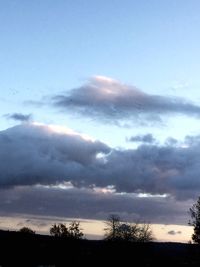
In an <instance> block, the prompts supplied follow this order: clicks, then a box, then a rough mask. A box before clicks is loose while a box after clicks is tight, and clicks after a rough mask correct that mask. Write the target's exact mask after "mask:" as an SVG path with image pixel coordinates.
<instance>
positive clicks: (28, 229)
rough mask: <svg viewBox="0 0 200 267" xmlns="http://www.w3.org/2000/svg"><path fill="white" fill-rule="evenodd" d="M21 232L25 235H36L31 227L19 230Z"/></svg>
mask: <svg viewBox="0 0 200 267" xmlns="http://www.w3.org/2000/svg"><path fill="white" fill-rule="evenodd" d="M19 232H20V233H23V234H32V235H33V234H35V231H33V230H32V229H31V228H29V227H22V228H21V229H19Z"/></svg>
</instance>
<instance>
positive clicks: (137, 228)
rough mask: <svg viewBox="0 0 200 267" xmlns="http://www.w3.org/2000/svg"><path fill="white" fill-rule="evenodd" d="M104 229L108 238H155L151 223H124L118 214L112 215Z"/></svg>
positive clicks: (141, 240) (143, 239) (151, 239)
mask: <svg viewBox="0 0 200 267" xmlns="http://www.w3.org/2000/svg"><path fill="white" fill-rule="evenodd" d="M106 225H107V228H105V229H104V230H105V231H106V233H105V239H106V240H111V241H115V240H119V241H131V242H150V241H153V240H154V237H153V232H152V230H151V228H150V225H149V224H145V223H143V224H139V223H124V222H122V221H121V219H120V217H119V216H118V215H113V214H112V215H110V216H109V217H108V220H107V222H106Z"/></svg>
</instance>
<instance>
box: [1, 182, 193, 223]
mask: <svg viewBox="0 0 200 267" xmlns="http://www.w3.org/2000/svg"><path fill="white" fill-rule="evenodd" d="M190 206H191V202H189V201H177V200H175V199H174V198H173V197H167V198H160V197H154V198H152V197H145V198H141V197H138V196H137V194H116V193H109V192H107V193H105V192H103V191H98V192H96V191H95V190H93V189H90V188H89V189H88V188H87V189H86V188H81V189H80V188H74V187H73V188H70V189H61V188H59V187H57V188H55V187H53V188H51V187H49V188H47V187H44V186H18V187H14V188H7V189H3V190H1V194H0V215H4V216H5V215H9V214H10V215H12V214H14V215H15V216H16V214H18V215H20V214H23V215H24V214H27V215H28V214H29V215H35V216H46V217H48V216H50V217H52V216H55V217H56V216H58V217H63V218H66V217H68V218H83V219H88V218H90V219H98V220H105V219H106V218H107V217H108V216H109V215H110V214H112V213H115V214H120V216H121V218H123V219H124V220H127V221H141V222H142V221H146V222H151V223H165V224H172V223H173V224H186V223H187V221H188V214H187V210H188V209H189V207H190Z"/></svg>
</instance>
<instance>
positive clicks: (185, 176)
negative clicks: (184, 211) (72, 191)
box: [0, 123, 200, 200]
mask: <svg viewBox="0 0 200 267" xmlns="http://www.w3.org/2000/svg"><path fill="white" fill-rule="evenodd" d="M188 140H189V141H188ZM185 142H188V143H184V144H183V145H179V146H177V145H174V144H173V145H170V144H168V145H163V146H160V145H155V144H154V145H149V144H148V145H145V144H142V145H140V146H138V147H137V148H135V149H123V150H122V149H114V148H111V147H108V146H107V145H106V144H104V143H102V142H100V141H97V140H93V139H91V138H90V137H88V136H86V135H81V134H78V133H76V132H74V131H73V130H71V129H67V128H63V127H59V126H51V125H39V124H36V123H26V124H22V125H18V126H15V127H13V128H9V129H7V130H5V131H1V132H0V147H1V150H0V173H1V176H0V187H1V188H3V187H12V186H17V185H36V184H42V185H56V184H58V183H64V182H65V183H66V182H67V183H71V184H72V185H73V186H74V187H76V188H107V190H108V189H109V190H111V191H113V190H114V191H115V192H116V193H139V194H149V195H171V196H174V197H175V198H176V199H179V200H187V199H195V198H197V197H198V195H199V190H200V180H199V171H200V165H199V158H200V137H199V136H196V137H194V136H193V137H187V138H186V139H185Z"/></svg>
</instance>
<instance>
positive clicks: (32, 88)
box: [0, 0, 200, 242]
mask: <svg viewBox="0 0 200 267" xmlns="http://www.w3.org/2000/svg"><path fill="white" fill-rule="evenodd" d="M199 11H200V3H199V1H198V0H191V1H187V0H165V1H159V0H151V1H147V0H141V1H135V0H124V1H120V0H112V1H111V0H101V1H100V0H96V1H92V0H73V1H72V0H66V1H64V0H58V1H56V2H55V1H53V0H44V1H39V0H35V1H31V2H30V1H29V2H27V1H25V0H20V1H19V0H8V1H4V0H2V1H0V33H1V42H0V62H1V64H0V117H1V123H0V148H1V149H0V173H1V176H0V190H1V194H0V200H1V201H0V203H1V204H0V216H1V218H2V220H1V221H2V223H1V225H0V226H1V227H3V228H6V227H8V221H12V223H10V224H9V227H11V228H17V227H20V226H21V225H25V224H29V225H30V226H31V227H33V228H34V227H36V228H35V229H37V230H38V231H40V232H45V231H46V228H47V226H49V223H50V222H52V221H53V220H54V219H55V220H56V221H58V220H59V218H60V220H65V221H69V218H76V219H79V220H81V222H83V224H85V229H86V230H85V231H86V232H87V233H88V235H91V236H100V235H101V234H102V227H100V225H101V226H102V224H103V221H105V220H106V218H107V217H108V215H109V214H111V213H116V214H119V215H120V216H121V217H122V218H123V220H125V221H130V222H134V221H145V222H149V223H151V224H152V227H153V229H154V232H155V236H156V237H157V239H158V240H173V241H181V242H187V241H188V240H189V239H190V236H191V232H192V230H191V227H189V226H187V224H188V221H189V219H190V216H189V213H188V210H189V208H190V207H191V205H192V204H193V203H194V202H195V201H196V199H197V197H198V196H199V191H200V178H199V171H200V161H199V158H200V152H199V151H200V124H199V121H200V93H199V89H200V79H199V68H200V66H199V65H200V58H199V57H200V48H199V47H200V46H199V43H200V35H199V28H200V17H199ZM10 218H12V220H11V219H10ZM30 218H31V219H30ZM94 225H95V227H96V228H95V227H94ZM42 227H43V228H44V229H43V228H42ZM45 227H46V228H45ZM100 228H101V230H99V229H100ZM91 229H92V230H91ZM94 229H96V232H95V230H94Z"/></svg>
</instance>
